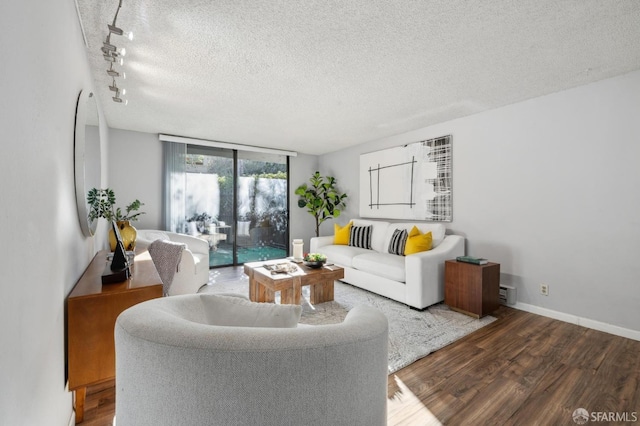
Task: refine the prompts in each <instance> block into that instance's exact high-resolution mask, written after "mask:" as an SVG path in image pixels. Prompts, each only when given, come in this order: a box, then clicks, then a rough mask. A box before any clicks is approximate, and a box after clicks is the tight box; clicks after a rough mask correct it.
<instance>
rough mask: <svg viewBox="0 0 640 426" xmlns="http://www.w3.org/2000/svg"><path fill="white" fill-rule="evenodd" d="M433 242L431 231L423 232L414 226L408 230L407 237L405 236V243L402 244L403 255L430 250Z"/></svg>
mask: <svg viewBox="0 0 640 426" xmlns="http://www.w3.org/2000/svg"><path fill="white" fill-rule="evenodd" d="M432 243H433V235H431V231H429V232H427V233H426V234H423V233H421V232H420V230H419V229H418V228H417V227H416V226H414V227H413V228H412V229H411V232H409V238H407V244H405V246H404V255H405V256H408V255H410V254H414V253H420V252H421V251H428V250H431V245H432Z"/></svg>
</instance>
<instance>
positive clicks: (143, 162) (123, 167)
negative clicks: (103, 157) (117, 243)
mask: <svg viewBox="0 0 640 426" xmlns="http://www.w3.org/2000/svg"><path fill="white" fill-rule="evenodd" d="M163 167H164V163H163V154H162V143H161V142H160V141H159V140H158V135H157V134H155V133H142V132H133V131H129V130H118V129H109V174H108V176H109V187H110V188H111V189H113V190H114V192H115V194H116V207H121V208H122V209H123V210H124V208H125V207H126V206H127V205H129V204H131V202H132V201H134V200H135V199H138V200H140V201H141V202H143V203H144V206H142V207H141V208H140V210H139V211H143V212H145V214H143V215H141V216H139V219H138V221H135V222H133V223H132V224H133V226H134V227H136V228H139V229H162V186H163V177H162V170H163Z"/></svg>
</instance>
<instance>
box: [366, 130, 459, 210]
mask: <svg viewBox="0 0 640 426" xmlns="http://www.w3.org/2000/svg"><path fill="white" fill-rule="evenodd" d="M451 157H452V147H451V135H447V136H442V137H439V138H434V139H429V140H425V141H421V142H415V143H411V144H408V145H403V146H398V147H394V148H389V149H384V150H381V151H375V152H369V153H366V154H362V155H360V216H361V217H370V218H387V219H413V220H429V221H442V222H451V220H452V218H453V211H452V210H453V209H452V194H451V183H452V177H453V176H452V164H451Z"/></svg>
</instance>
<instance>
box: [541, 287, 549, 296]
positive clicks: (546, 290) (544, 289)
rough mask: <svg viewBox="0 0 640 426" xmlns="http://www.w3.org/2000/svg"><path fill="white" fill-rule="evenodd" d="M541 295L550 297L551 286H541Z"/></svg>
mask: <svg viewBox="0 0 640 426" xmlns="http://www.w3.org/2000/svg"><path fill="white" fill-rule="evenodd" d="M540 294H542V295H543V296H548V295H549V286H548V285H547V284H540Z"/></svg>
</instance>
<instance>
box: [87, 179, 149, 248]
mask: <svg viewBox="0 0 640 426" xmlns="http://www.w3.org/2000/svg"><path fill="white" fill-rule="evenodd" d="M87 203H88V204H89V220H90V221H94V220H98V219H99V218H101V217H103V218H105V219H107V220H108V221H109V222H111V221H112V220H115V221H116V223H117V225H118V228H119V229H120V234H121V236H122V240H123V242H124V245H125V249H126V250H133V249H134V248H135V246H136V235H137V232H136V228H134V227H133V226H131V223H130V222H131V221H134V220H138V217H139V216H140V215H142V214H145V213H144V212H139V211H138V210H139V209H140V207H141V206H144V203H141V202H140V200H138V199H136V200H134V201H133V202H131V203H130V204H129V205H127V206H126V207H125V208H124V211H123V210H122V209H121V208H120V207H117V208H115V209H114V206H115V204H116V195H115V193H114V192H113V190H112V189H111V188H106V189H97V188H91V190H89V192H88V193H87ZM109 243H110V246H111V250H112V251H113V250H114V249H115V247H116V238H115V235H114V234H113V230H112V229H111V228H109Z"/></svg>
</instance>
